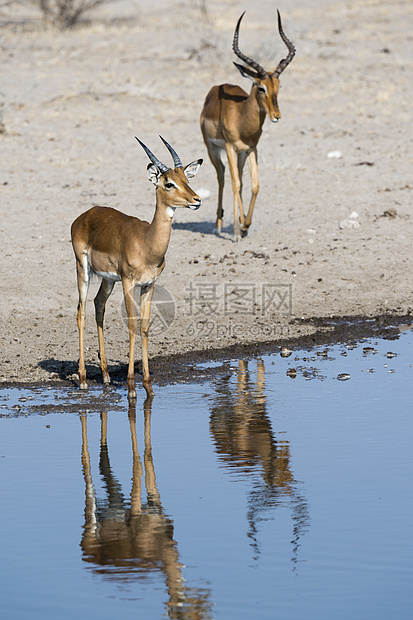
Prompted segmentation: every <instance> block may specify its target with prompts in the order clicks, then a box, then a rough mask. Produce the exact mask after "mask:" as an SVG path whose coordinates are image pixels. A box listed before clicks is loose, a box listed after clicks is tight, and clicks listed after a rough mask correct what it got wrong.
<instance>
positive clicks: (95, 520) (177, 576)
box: [80, 398, 211, 620]
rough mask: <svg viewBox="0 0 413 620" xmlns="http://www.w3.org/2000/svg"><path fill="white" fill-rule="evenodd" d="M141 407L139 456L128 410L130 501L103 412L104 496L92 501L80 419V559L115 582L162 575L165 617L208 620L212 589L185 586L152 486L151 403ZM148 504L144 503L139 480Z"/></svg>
mask: <svg viewBox="0 0 413 620" xmlns="http://www.w3.org/2000/svg"><path fill="white" fill-rule="evenodd" d="M151 401H152V399H151V398H147V400H146V401H145V404H144V453H143V462H142V460H141V457H140V455H139V450H138V440H137V435H136V411H135V406H134V405H130V407H129V425H130V433H131V442H132V488H131V493H130V501H127V498H126V497H125V495H124V494H123V492H122V487H121V485H120V483H119V481H118V480H117V479H116V477H115V476H114V473H113V471H112V468H111V465H110V460H109V448H108V441H107V413H106V412H103V413H102V414H101V437H100V460H99V470H100V475H101V477H102V480H103V483H104V487H105V490H106V497H105V498H104V499H103V500H100V499H98V498H97V497H96V492H95V487H94V484H93V479H92V468H91V459H90V453H89V448H88V437H87V415H86V414H85V413H84V414H82V415H81V423H82V465H83V475H84V481H85V523H84V526H83V536H82V540H81V544H80V546H81V548H82V551H83V557H82V559H83V561H84V562H87V563H88V564H90V565H91V568H92V570H93V572H95V573H97V574H100V575H104V576H105V577H106V578H110V579H113V580H118V581H131V580H145V579H146V578H147V577H148V576H149V575H150V574H152V573H155V572H158V573H161V574H163V575H164V577H165V582H166V587H167V591H168V601H167V610H168V617H169V618H173V619H177V618H179V619H181V620H185V619H188V620H189V619H192V618H210V617H211V616H210V614H209V610H210V607H211V602H210V599H209V596H210V591H209V590H208V589H202V588H191V587H189V586H188V585H185V583H184V578H183V575H182V564H181V562H180V560H179V553H178V546H177V543H176V541H175V540H174V537H173V534H174V527H173V521H172V519H171V518H170V517H169V516H168V515H167V514H166V513H165V511H164V509H163V506H162V503H161V499H160V495H159V491H158V488H157V485H156V477H155V468H154V462H153V456H152V446H151V427H150V424H151V405H152V402H151ZM143 475H144V477H145V478H144V479H145V489H146V501H142V496H141V492H142V476H143Z"/></svg>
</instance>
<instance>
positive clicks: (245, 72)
mask: <svg viewBox="0 0 413 620" xmlns="http://www.w3.org/2000/svg"><path fill="white" fill-rule="evenodd" d="M234 65H235V66H236V68H237V69H238V71H239V72H240V73H241V75H242V77H245V78H248V79H249V80H252V81H253V82H255V80H257V79H258V78H259V75H258V73H257V72H256V71H253V70H252V69H250V68H249V67H243V66H242V65H239V64H238V63H237V62H234Z"/></svg>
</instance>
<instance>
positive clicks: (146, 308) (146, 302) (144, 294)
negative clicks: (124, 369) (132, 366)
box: [140, 285, 154, 396]
mask: <svg viewBox="0 0 413 620" xmlns="http://www.w3.org/2000/svg"><path fill="white" fill-rule="evenodd" d="M153 292H154V287H153V285H152V286H149V287H142V288H141V311H140V319H141V320H140V328H141V340H142V370H143V387H144V388H145V390H146V394H147V396H153V394H154V392H153V389H152V383H151V377H150V374H149V361H148V336H149V320H150V315H151V303H152V297H153Z"/></svg>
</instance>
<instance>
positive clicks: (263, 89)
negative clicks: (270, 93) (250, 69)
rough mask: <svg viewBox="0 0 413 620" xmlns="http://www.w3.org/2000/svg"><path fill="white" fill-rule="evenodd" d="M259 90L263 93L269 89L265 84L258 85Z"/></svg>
mask: <svg viewBox="0 0 413 620" xmlns="http://www.w3.org/2000/svg"><path fill="white" fill-rule="evenodd" d="M258 91H259V92H260V93H262V94H263V95H265V94H266V93H267V89H266V88H265V86H258Z"/></svg>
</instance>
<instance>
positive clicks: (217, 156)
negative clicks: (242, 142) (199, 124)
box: [206, 142, 225, 234]
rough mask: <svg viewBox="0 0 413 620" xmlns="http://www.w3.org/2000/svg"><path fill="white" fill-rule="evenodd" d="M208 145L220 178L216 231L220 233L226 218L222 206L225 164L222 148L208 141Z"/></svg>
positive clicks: (211, 158)
mask: <svg viewBox="0 0 413 620" xmlns="http://www.w3.org/2000/svg"><path fill="white" fill-rule="evenodd" d="M206 144H207V146H208V154H209V158H210V160H211V162H212V164H213V166H214V168H215V171H216V173H217V180H218V208H217V221H216V224H215V229H214V232H216V233H218V234H219V233H220V232H221V228H222V220H223V218H224V209H223V207H222V200H223V196H224V184H225V166H224V164H223V162H222V159H221V151H222V149H221V148H218V147H216V146H214V145H210V144H209V143H208V142H206Z"/></svg>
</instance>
